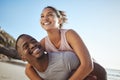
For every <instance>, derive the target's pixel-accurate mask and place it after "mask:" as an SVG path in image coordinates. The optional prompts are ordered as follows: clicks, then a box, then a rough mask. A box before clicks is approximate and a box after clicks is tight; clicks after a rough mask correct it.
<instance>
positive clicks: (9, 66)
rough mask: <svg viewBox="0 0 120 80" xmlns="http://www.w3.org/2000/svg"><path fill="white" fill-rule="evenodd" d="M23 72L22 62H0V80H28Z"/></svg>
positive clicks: (23, 64) (23, 65)
mask: <svg viewBox="0 0 120 80" xmlns="http://www.w3.org/2000/svg"><path fill="white" fill-rule="evenodd" d="M24 70H25V63H24V62H22V61H19V60H11V61H0V80H29V79H28V78H27V76H26V75H25V72H24Z"/></svg>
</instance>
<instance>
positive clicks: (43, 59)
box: [33, 54, 49, 72]
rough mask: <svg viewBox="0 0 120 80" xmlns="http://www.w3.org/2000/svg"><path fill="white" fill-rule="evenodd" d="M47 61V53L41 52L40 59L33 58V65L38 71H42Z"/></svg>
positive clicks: (45, 67) (46, 65)
mask: <svg viewBox="0 0 120 80" xmlns="http://www.w3.org/2000/svg"><path fill="white" fill-rule="evenodd" d="M48 63H49V58H48V54H43V56H42V57H41V58H40V59H35V61H34V63H33V66H34V68H36V69H37V70H38V71H39V72H44V71H45V70H46V69H47V67H48Z"/></svg>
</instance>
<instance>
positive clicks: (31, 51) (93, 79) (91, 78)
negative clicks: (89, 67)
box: [17, 36, 107, 80]
mask: <svg viewBox="0 0 120 80" xmlns="http://www.w3.org/2000/svg"><path fill="white" fill-rule="evenodd" d="M17 46H18V48H17V51H18V53H19V55H20V56H21V58H22V59H23V60H24V61H28V64H27V66H26V70H25V72H26V74H27V76H28V77H29V78H30V79H31V80H43V79H42V78H41V77H40V76H39V75H38V74H37V73H36V71H35V70H34V69H33V67H35V68H36V69H37V70H38V71H40V72H44V71H45V70H46V69H47V66H48V62H49V61H48V55H47V54H43V53H44V51H45V50H44V48H43V47H41V46H40V44H39V42H37V41H36V40H35V39H34V38H32V37H31V36H22V37H21V38H20V39H19V40H18V42H17ZM37 48H39V49H40V50H38V51H37V50H36V49H37ZM35 50H36V51H35ZM38 53H40V54H38ZM33 74H34V75H33ZM84 80H107V79H106V72H105V69H104V68H103V67H102V66H100V65H99V64H97V63H94V70H93V71H92V72H91V73H90V74H89V75H88V76H87V77H86V78H85V79H84Z"/></svg>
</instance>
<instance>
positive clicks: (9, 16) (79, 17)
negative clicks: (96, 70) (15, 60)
mask: <svg viewBox="0 0 120 80" xmlns="http://www.w3.org/2000/svg"><path fill="white" fill-rule="evenodd" d="M46 6H54V7H56V8H57V9H60V10H63V11H65V12H66V14H67V17H68V22H67V23H66V24H65V26H64V28H71V29H74V30H75V31H76V32H77V33H78V34H79V35H80V36H81V38H82V39H83V41H84V42H85V44H86V46H87V47H88V49H89V52H90V54H91V56H92V57H93V58H94V59H95V60H96V61H97V62H98V63H100V64H101V65H103V66H104V67H105V68H114V69H120V36H119V35H120V0H76V1H75V0H70V1H68V0H0V26H1V27H2V28H3V29H4V30H5V31H7V32H8V33H9V34H10V35H12V36H13V37H14V38H15V39H16V38H17V37H18V36H19V35H20V34H22V33H26V34H30V35H32V36H34V37H35V38H36V39H37V40H40V39H42V38H43V37H44V36H46V35H47V34H46V32H45V31H44V30H43V29H42V28H41V26H40V24H39V19H40V13H41V11H42V9H43V8H44V7H46Z"/></svg>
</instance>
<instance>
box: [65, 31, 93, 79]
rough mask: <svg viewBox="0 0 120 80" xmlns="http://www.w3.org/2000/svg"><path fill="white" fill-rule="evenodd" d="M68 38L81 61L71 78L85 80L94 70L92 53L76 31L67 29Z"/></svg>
mask: <svg viewBox="0 0 120 80" xmlns="http://www.w3.org/2000/svg"><path fill="white" fill-rule="evenodd" d="M66 38H67V41H68V43H69V45H70V46H71V47H72V48H73V50H74V52H75V53H76V55H77V56H78V58H79V60H80V62H81V64H80V66H79V67H78V69H77V70H76V71H75V73H74V74H73V75H72V76H71V77H70V78H69V80H83V79H84V78H85V77H86V76H87V75H88V74H89V73H90V72H91V71H92V70H93V62H92V59H91V57H90V54H89V52H88V50H87V48H86V46H85V44H84V43H83V41H82V39H81V38H80V36H79V35H78V34H77V33H76V32H75V31H73V30H69V31H67V33H66Z"/></svg>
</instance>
